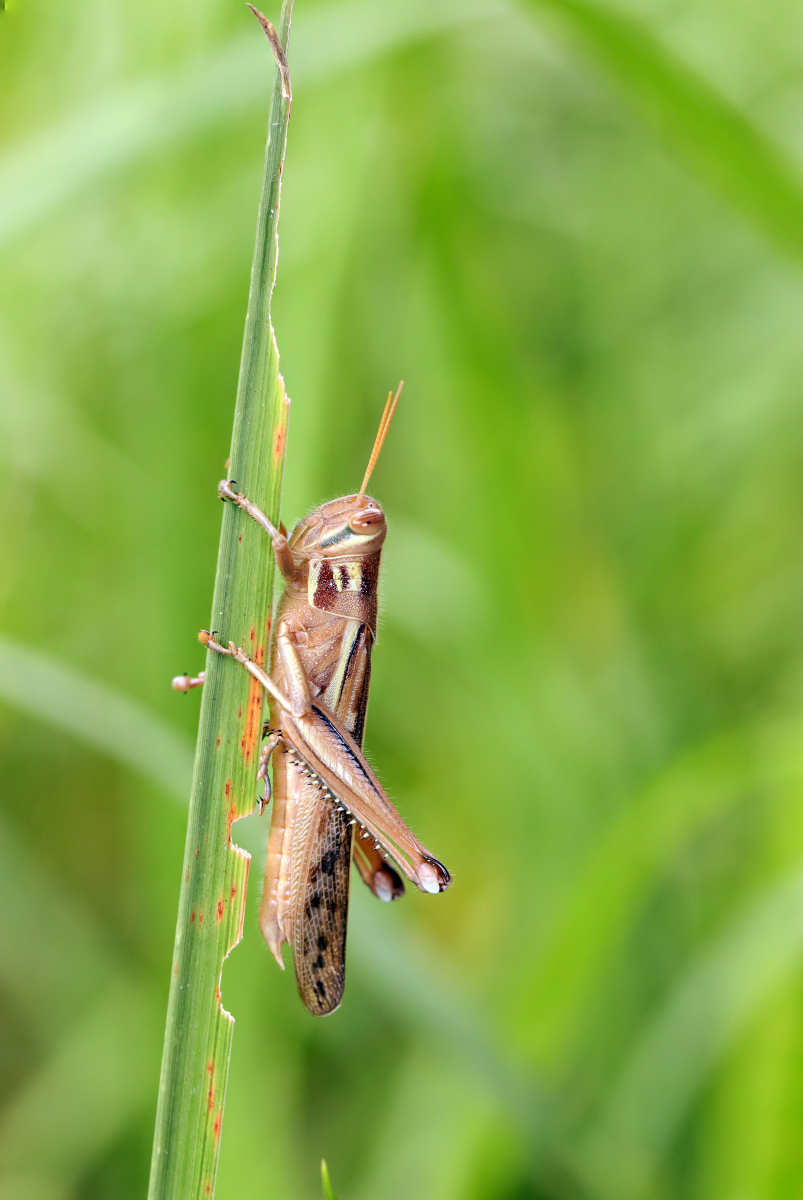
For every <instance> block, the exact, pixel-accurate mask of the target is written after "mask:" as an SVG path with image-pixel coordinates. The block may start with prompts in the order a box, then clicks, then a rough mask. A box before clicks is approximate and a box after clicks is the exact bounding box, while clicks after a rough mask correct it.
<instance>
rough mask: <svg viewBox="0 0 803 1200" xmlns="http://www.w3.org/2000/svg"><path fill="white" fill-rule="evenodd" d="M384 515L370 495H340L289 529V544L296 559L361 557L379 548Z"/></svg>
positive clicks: (385, 531) (382, 540)
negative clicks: (291, 534) (291, 529)
mask: <svg viewBox="0 0 803 1200" xmlns="http://www.w3.org/2000/svg"><path fill="white" fill-rule="evenodd" d="M386 533H387V526H386V524H385V514H384V513H383V512H382V509H381V508H380V507H379V505H378V504H377V502H376V500H372V499H371V497H370V496H365V495H362V496H341V497H340V499H339V500H330V501H329V503H328V504H322V505H321V507H320V508H316V509H315V512H314V513H310V515H309V516H308V517H306V518H305V520H303V521H301V522H300V523H299V524H298V525H297V526H296V527H295V529H294V530H293V536H292V537H291V538H290V547H291V549H292V551H293V553H294V554H297V555H298V556H299V557H300V558H361V557H362V556H363V555H365V554H373V553H374V551H376V550H380V549H381V547H382V543H383V542H384V540H385V534H386Z"/></svg>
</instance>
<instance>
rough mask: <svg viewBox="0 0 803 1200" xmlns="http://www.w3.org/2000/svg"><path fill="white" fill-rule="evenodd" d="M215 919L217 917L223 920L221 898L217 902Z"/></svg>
mask: <svg viewBox="0 0 803 1200" xmlns="http://www.w3.org/2000/svg"><path fill="white" fill-rule="evenodd" d="M217 919H218V921H222V920H223V901H222V900H218V902H217Z"/></svg>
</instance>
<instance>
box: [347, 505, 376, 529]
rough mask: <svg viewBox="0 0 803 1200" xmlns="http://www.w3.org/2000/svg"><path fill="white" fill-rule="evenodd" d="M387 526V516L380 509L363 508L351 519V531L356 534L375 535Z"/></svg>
mask: <svg viewBox="0 0 803 1200" xmlns="http://www.w3.org/2000/svg"><path fill="white" fill-rule="evenodd" d="M384 524H385V514H384V513H383V512H382V511H381V509H378V508H361V509H360V510H359V512H356V513H355V514H354V516H352V517H349V529H351V530H352V531H353V532H354V533H375V532H376V531H377V530H378V529H381V528H382V526H383V525H384Z"/></svg>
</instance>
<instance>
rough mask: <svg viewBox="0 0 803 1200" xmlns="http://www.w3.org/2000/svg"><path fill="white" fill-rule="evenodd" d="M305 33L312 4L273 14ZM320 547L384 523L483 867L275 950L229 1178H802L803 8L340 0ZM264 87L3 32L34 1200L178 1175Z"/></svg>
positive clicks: (314, 87) (311, 107)
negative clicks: (400, 394) (170, 1014)
mask: <svg viewBox="0 0 803 1200" xmlns="http://www.w3.org/2000/svg"><path fill="white" fill-rule="evenodd" d="M268 12H269V15H271V16H272V17H274V19H276V18H277V16H278V10H276V11H272V10H271V9H268ZM290 58H291V66H292V70H293V75H294V83H295V86H294V97H295V99H294V106H293V115H292V119H291V125H290V140H289V148H288V155H287V164H286V170H285V187H284V196H283V208H282V220H281V226H280V236H281V255H280V262H279V281H278V287H277V291H276V296H275V303H274V322H275V326H276V331H277V337H278V341H279V346H280V350H281V354H282V369H283V373H284V376H285V379H286V382H287V387H288V391H289V393H290V395H291V397H292V398H293V407H292V415H291V428H290V442H289V452H288V465H287V476H286V487H285V499H284V517H285V521H286V523H287V524H288V525H290V524H291V522H292V521H293V520H295V519H297V518H298V517H299V516H300V515H301V514H303V513H304V512H305V511H306V510H307V509H308V508H310V507H311V506H313V505H314V504H317V503H319V502H321V501H323V500H325V499H328V498H330V497H332V496H335V495H339V494H342V493H344V492H348V491H353V490H355V489H356V487H357V485H358V484H359V480H360V478H361V475H362V471H363V468H364V464H365V461H366V457H367V454H368V452H369V449H370V446H371V443H372V440H373V436H374V431H375V428H376V423H377V420H378V417H379V413H380V412H381V407H382V403H383V401H384V397H385V395H386V393H387V390H388V388H389V387H392V386H395V384H396V382H397V380H398V379H399V378H402V377H403V378H404V379H405V381H406V388H405V392H404V398H403V402H402V404H401V406H400V409H399V412H398V415H397V419H396V421H395V423H394V427H393V430H392V433H391V436H390V438H389V441H388V443H387V446H386V449H385V451H384V454H383V457H382V460H381V461H380V464H379V467H378V470H377V473H376V475H375V476H374V482H373V484H372V490H374V492H375V494H376V495H377V496H378V497H379V498H380V499H381V501H382V502H383V504H384V506H385V510H386V512H387V514H388V518H389V525H390V537H389V540H388V543H387V551H386V567H385V586H384V601H383V620H382V626H381V631H380V641H379V645H378V648H377V652H376V654H375V659H374V661H375V667H374V680H373V686H372V702H371V710H370V716H369V722H368V733H367V746H368V752H369V754H370V756H371V758H372V761H373V762H374V764H375V765H376V767H377V769H378V771H379V773H380V775H381V777H382V779H383V780H384V781H385V783H386V784H387V786H388V789H389V791H390V793H391V795H392V796H393V797H394V798H395V799H396V800H397V802H398V804H399V806H400V808H401V810H402V812H403V814H404V815H405V817H406V818H407V819H408V820H409V822H410V824H411V825H412V826H413V828H414V829H415V830H416V831H417V832H418V833H419V834H420V835H421V837H422V838H423V839H424V841H425V842H426V844H427V845H428V846H430V847H431V848H432V850H433V851H434V852H435V853H436V854H438V856H439V857H441V858H443V860H444V861H445V862H446V863H448V865H449V867H450V868H452V869H453V871H454V876H455V883H454V886H453V888H452V889H451V890H450V891H449V892H448V893H447V894H446V895H444V896H442V897H440V898H438V899H430V898H427V897H424V896H421V895H418V894H412V895H410V894H409V893H408V896H407V897H406V898H405V900H404V901H403V902H402V903H400V904H397V905H393V906H382V905H378V904H377V903H376V902H374V901H373V900H372V898H371V897H370V896H369V895H368V893H367V892H366V891H365V889H364V888H361V887H360V885H359V884H355V887H354V893H353V904H352V912H353V915H352V922H351V933H350V941H349V979H348V986H347V990H346V997H345V1002H344V1005H343V1007H342V1009H341V1010H340V1012H338V1013H337V1014H336V1015H335V1016H333V1017H332V1018H330V1019H327V1020H325V1021H321V1022H316V1021H315V1020H313V1019H312V1018H310V1017H309V1016H308V1015H307V1014H306V1013H305V1011H304V1010H303V1009H302V1007H301V1005H300V1003H299V1001H298V999H297V996H296V993H295V988H294V984H293V980H292V976H291V974H289V973H285V974H284V975H282V974H281V973H280V972H279V971H278V970H277V969H276V967H275V965H274V964H273V962H272V960H271V959H270V956H269V954H268V952H267V950H266V948H265V946H264V944H263V943H262V941H261V938H260V935H259V932H258V928H257V923H256V903H257V899H258V891H259V885H260V880H261V870H262V867H261V863H260V862H259V855H260V852H261V850H262V848H263V847H264V841H265V837H266V824H267V822H266V820H265V819H263V820H259V819H258V818H255V817H254V818H248V819H247V820H246V821H244V822H242V823H241V824H240V825H239V826H238V827H237V829H236V837H237V840H238V841H240V842H241V844H243V845H245V846H247V847H248V848H249V849H250V850H251V851H252V853H253V854H254V855H255V861H254V863H253V864H252V875H251V889H250V895H249V901H248V911H247V915H246V924H245V939H244V941H243V943H242V945H241V946H240V947H239V948H238V949H237V950H236V951H235V952H234V953H233V954H232V956H231V958H230V959H229V960H228V962H227V964H226V967H225V970H224V974H223V999H224V1004H225V1006H226V1007H227V1008H228V1009H229V1010H230V1011H232V1012H233V1013H234V1015H235V1016H236V1020H237V1025H236V1029H235V1035H234V1049H233V1056H232V1067H231V1076H230V1081H229V1091H228V1098H227V1105H226V1119H225V1123H224V1127H223V1138H222V1152H221V1162H220V1171H219V1179H218V1192H217V1195H218V1200H247V1198H248V1197H262V1198H272V1197H276V1198H277V1200H278V1198H281V1200H311V1198H313V1197H319V1196H320V1182H319V1177H318V1167H319V1161H320V1158H321V1156H322V1155H325V1156H326V1158H327V1161H328V1163H329V1167H330V1171H331V1173H332V1179H333V1183H334V1186H335V1190H336V1192H337V1194H338V1196H339V1197H340V1200H378V1198H379V1197H382V1198H385V1197H393V1198H397V1197H398V1198H399V1200H560V1198H564V1197H565V1198H567V1200H570V1198H574V1197H577V1198H578V1200H581V1198H586V1200H597V1198H598V1200H614V1198H615V1200H653V1198H655V1200H672V1198H674V1197H683V1198H689V1200H694V1198H697V1197H699V1198H703V1197H705V1198H706V1200H763V1198H768V1200H769V1198H773V1200H775V1198H776V1197H777V1198H779V1200H780V1198H786V1197H800V1196H801V1195H803V623H802V622H801V613H802V612H803V404H802V403H801V400H803V395H802V393H803V338H802V337H801V329H803V276H801V265H803V183H801V178H803V170H801V169H800V159H801V157H803V10H801V8H800V6H799V5H798V4H793V3H791V0H738V2H734V0H729V2H728V3H726V2H725V0H621V2H620V3H618V4H615V3H614V2H613V0H611V3H609V4H605V5H604V4H600V5H598V6H597V5H592V4H591V3H589V0H548V2H547V0H543V2H541V0H529V2H528V0H519V2H518V3H515V2H513V0H462V2H460V3H457V2H456V0H426V2H424V0H408V2H404V0H329V2H323V0H321V2H318V0H297V3H296V14H295V21H294V25H293V33H292V36H291V47H290ZM271 70H272V64H271V61H270V57H269V54H268V50H267V47H266V45H265V43H264V39H263V38H262V35H261V33H260V32H259V29H258V27H257V26H256V24H255V23H254V22H253V19H252V18H251V16H250V14H249V13H248V12H247V10H246V9H245V7H244V6H243V5H242V4H240V3H239V2H237V3H235V0H202V2H199V0H195V2H194V3H192V4H191V3H189V2H188V0H174V2H173V3H171V4H164V3H156V2H155V0H141V2H140V3H139V4H135V5H134V4H123V3H121V2H120V0H103V2H102V3H101V2H99V0H79V2H78V3H75V4H71V5H66V4H57V3H55V2H54V0H37V2H30V3H29V2H28V0H16V3H15V4H14V5H13V6H12V5H9V6H8V7H7V11H4V12H3V13H2V14H0V76H1V77H2V104H0V137H1V138H2V145H3V152H2V158H1V159H0V272H1V276H2V286H1V288H0V460H1V461H2V497H3V518H2V524H1V525H0V539H1V541H0V546H1V549H0V554H1V555H2V559H1V561H2V570H1V571H0V603H1V604H2V613H1V615H0V631H1V632H2V639H0V755H1V756H2V767H1V768H0V770H1V772H2V810H1V812H0V907H1V908H2V912H3V917H2V920H1V921H0V1009H1V1010H2V1018H1V1019H0V1104H1V1105H2V1107H0V1200H73V1198H75V1200H128V1198H129V1197H130V1198H132V1200H133V1198H135V1197H137V1198H140V1197H143V1196H144V1195H145V1191H146V1188H147V1176H148V1167H149V1160H150V1150H151V1140H152V1132H153V1118H154V1112H155V1102H156V1087H157V1080H158V1070H159V1059H160V1053H161V1041H162V1034H163V1028H164V1013H165V1004H166V996H167V984H168V975H169V968H170V959H171V953H172V941H173V932H174V925H175V916H176V905H177V898H178V885H179V877H180V870H181V859H182V852H183V843H184V835H185V820H186V796H187V792H188V777H189V771H190V767H191V761H192V745H193V738H194V732H195V729H196V727H197V715H198V696H197V694H193V695H190V696H189V697H183V696H180V695H177V694H175V693H173V692H171V690H170V686H169V684H170V677H171V676H172V675H174V674H176V673H178V672H181V671H184V670H189V671H192V672H194V671H196V670H197V669H199V668H200V667H201V665H202V656H201V653H200V648H199V647H198V645H197V642H196V640H195V639H196V631H197V629H198V628H199V627H200V626H203V625H206V624H207V622H208V620H209V608H210V600H211V593H212V582H213V574H214V565H215V558H216V551H217V540H218V533H219V526H220V506H219V504H218V501H217V499H216V482H217V480H218V479H219V477H220V475H221V471H222V466H223V462H224V460H225V458H226V456H227V454H228V446H229V440H230V434H231V418H232V412H233V402H234V393H235V386H236V379H237V371H238V364H239V353H240V344H241V338H242V329H243V320H244V314H245V306H246V299H247V290H248V277H249V269H250V260H251V253H252V249H253V232H254V225H255V219H256V205H257V199H258V192H259V182H260V175H261V168H262V155H263V148H264V138H265V127H266V120H267V103H268V88H269V82H270V77H271Z"/></svg>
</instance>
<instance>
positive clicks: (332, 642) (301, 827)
mask: <svg viewBox="0 0 803 1200" xmlns="http://www.w3.org/2000/svg"><path fill="white" fill-rule="evenodd" d="M350 522H351V524H350ZM355 525H356V529H355V527H354V526H355ZM385 533H386V526H385V518H384V515H383V513H382V510H381V509H380V507H379V505H378V504H377V503H376V502H375V501H374V500H372V499H371V498H370V497H365V498H363V497H358V496H345V497H342V498H341V499H339V500H334V501H331V502H330V503H329V504H325V505H323V506H322V507H321V508H319V509H316V510H315V512H314V513H312V514H311V515H310V516H309V517H307V518H306V520H304V521H302V522H301V523H300V524H299V525H298V526H297V527H296V529H295V530H294V531H293V534H292V537H291V538H290V548H291V550H292V552H293V557H294V560H295V563H296V568H297V569H296V574H295V576H294V578H293V579H292V580H291V582H290V583H289V584H288V586H287V588H286V590H285V592H284V595H283V596H282V598H281V600H280V602H279V606H278V610H277V614H276V627H277V628H280V627H284V628H286V629H289V631H290V637H291V639H292V641H293V643H294V645H295V649H296V652H297V655H298V658H299V660H300V662H301V664H302V667H303V670H304V673H305V675H306V677H307V679H308V681H309V685H310V692H311V694H312V696H313V697H314V698H318V699H320V700H321V701H322V702H323V703H324V704H325V705H326V707H327V709H329V710H330V711H332V712H333V713H334V714H335V715H336V716H337V717H338V718H339V720H340V721H341V722H342V724H343V725H344V726H345V728H346V729H347V730H348V732H349V733H350V734H351V735H352V736H353V738H354V740H355V741H356V742H357V744H358V745H360V746H361V745H362V742H363V735H364V730H365V715H366V709H367V705H368V687H369V683H370V676H371V650H372V647H373V643H374V639H375V636H376V617H377V588H378V583H379V568H380V560H381V554H382V543H383V542H384V540H385ZM271 675H272V677H273V679H274V680H275V682H276V684H277V685H278V687H279V688H280V689H283V690H284V688H285V686H286V681H285V679H284V675H283V672H282V666H281V662H280V661H279V658H278V655H277V652H276V647H275V645H274V648H273V655H272V659H271ZM278 719H279V718H278V713H277V712H276V706H275V702H274V704H272V706H271V724H274V723H276V724H278ZM273 796H274V809H273V818H272V822H271V833H270V838H269V843H268V857H267V861H266V877H265V890H264V893H263V900H262V906H261V909H260V924H261V926H262V930H263V933H264V935H265V938H266V939H267V941H268V944H269V946H270V947H271V950H272V951H273V953H274V954H275V955H276V957H277V959H279V961H281V959H280V947H281V944H282V942H283V941H288V942H289V943H290V944H291V945H292V947H293V960H294V965H295V971H296V979H297V982H298V988H299V992H300V994H301V998H302V1000H303V1001H304V1003H305V1005H306V1006H307V1008H309V1009H310V1011H311V1012H316V1013H318V1014H321V1015H322V1014H325V1013H328V1012H331V1011H333V1009H335V1008H336V1007H337V1006H338V1004H339V1003H340V1000H341V997H342V994H343V987H344V983H345V953H346V923H347V917H348V900H349V873H350V866H351V858H352V845H353V840H354V832H353V831H354V824H353V823H352V819H351V818H350V816H349V814H348V813H347V812H346V811H345V809H344V808H343V807H342V805H341V804H340V803H339V802H338V801H337V800H336V798H335V797H334V796H333V795H332V794H331V792H330V791H329V790H328V789H326V788H325V787H324V786H323V785H322V783H321V781H320V779H318V778H317V777H316V776H314V775H313V774H312V773H311V772H310V771H309V769H308V768H307V767H306V766H305V764H304V763H303V761H302V760H301V758H300V757H299V755H298V754H296V753H295V752H294V751H293V750H292V749H282V750H281V751H279V752H278V754H277V755H276V756H274V783H273ZM365 840H366V839H363V841H365ZM357 855H358V861H359V865H360V868H361V873H362V874H363V876H364V877H365V878H366V882H368V883H369V886H372V889H373V890H374V891H375V892H376V894H378V895H382V896H383V897H384V898H387V899H393V898H395V897H396V896H398V895H401V894H402V893H403V890H404V888H403V885H402V883H401V880H400V878H399V876H398V874H397V873H396V872H395V871H394V870H393V869H392V868H390V867H389V866H387V865H386V864H385V863H384V861H383V860H382V858H381V856H379V855H378V854H377V852H376V850H375V848H374V846H373V842H371V843H370V849H369V846H368V845H364V846H362V847H361V848H360V849H359V850H358V851H357Z"/></svg>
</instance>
